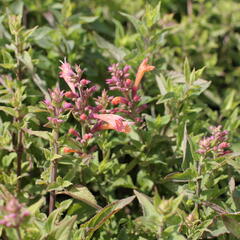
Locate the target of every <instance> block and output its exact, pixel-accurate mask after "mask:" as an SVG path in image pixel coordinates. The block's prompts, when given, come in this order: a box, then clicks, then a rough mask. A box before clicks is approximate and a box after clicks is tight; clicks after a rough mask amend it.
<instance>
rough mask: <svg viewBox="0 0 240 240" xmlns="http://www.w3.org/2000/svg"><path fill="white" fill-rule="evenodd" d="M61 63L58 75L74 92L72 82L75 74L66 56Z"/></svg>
mask: <svg viewBox="0 0 240 240" xmlns="http://www.w3.org/2000/svg"><path fill="white" fill-rule="evenodd" d="M61 63H62V65H61V66H60V69H61V72H60V75H59V76H60V77H61V78H63V79H64V80H65V82H66V83H67V85H68V86H69V88H70V89H71V90H72V92H73V93H76V90H75V84H74V80H75V79H74V77H76V74H75V73H74V71H73V70H72V67H71V65H70V64H69V63H68V62H67V61H66V58H65V59H64V62H61Z"/></svg>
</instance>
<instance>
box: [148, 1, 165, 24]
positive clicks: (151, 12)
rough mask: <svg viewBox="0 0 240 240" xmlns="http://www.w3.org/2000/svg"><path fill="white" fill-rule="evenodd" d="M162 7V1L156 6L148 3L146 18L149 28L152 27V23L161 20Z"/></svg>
mask: <svg viewBox="0 0 240 240" xmlns="http://www.w3.org/2000/svg"><path fill="white" fill-rule="evenodd" d="M160 8H161V1H159V2H158V4H157V6H156V7H155V8H153V7H152V6H151V5H150V4H147V6H146V13H145V18H146V24H147V26H148V28H150V27H152V25H154V24H156V23H157V22H158V21H159V20H160Z"/></svg>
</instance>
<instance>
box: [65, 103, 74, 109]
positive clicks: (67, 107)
mask: <svg viewBox="0 0 240 240" xmlns="http://www.w3.org/2000/svg"><path fill="white" fill-rule="evenodd" d="M72 107H73V105H72V104H71V103H69V102H65V103H64V104H63V108H64V109H69V108H72Z"/></svg>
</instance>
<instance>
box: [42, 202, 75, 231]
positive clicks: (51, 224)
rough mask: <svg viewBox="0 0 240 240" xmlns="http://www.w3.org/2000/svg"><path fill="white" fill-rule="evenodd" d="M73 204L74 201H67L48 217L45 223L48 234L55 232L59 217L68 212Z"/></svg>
mask: <svg viewBox="0 0 240 240" xmlns="http://www.w3.org/2000/svg"><path fill="white" fill-rule="evenodd" d="M71 204H72V199H68V200H65V201H63V202H61V203H60V205H59V206H58V208H57V209H56V210H54V211H53V212H52V213H51V214H50V215H49V217H48V219H47V221H46V222H45V224H44V225H45V226H44V228H45V230H46V232H47V233H51V232H52V231H54V230H55V224H56V223H57V219H58V217H60V215H61V213H62V212H63V211H65V210H67V209H68V208H69V207H70V205H71Z"/></svg>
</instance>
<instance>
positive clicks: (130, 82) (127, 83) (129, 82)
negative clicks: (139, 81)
mask: <svg viewBox="0 0 240 240" xmlns="http://www.w3.org/2000/svg"><path fill="white" fill-rule="evenodd" d="M125 84H126V86H127V87H130V86H131V85H132V80H131V79H129V78H128V79H126V81H125Z"/></svg>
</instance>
